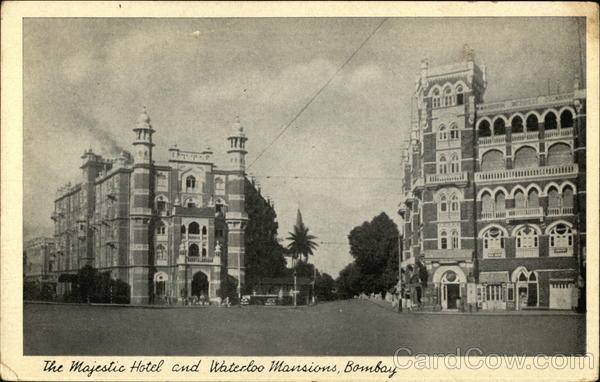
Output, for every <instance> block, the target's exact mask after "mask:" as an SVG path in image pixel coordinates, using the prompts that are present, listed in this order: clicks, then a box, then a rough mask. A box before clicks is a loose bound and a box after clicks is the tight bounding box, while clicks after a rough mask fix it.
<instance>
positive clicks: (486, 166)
mask: <svg viewBox="0 0 600 382" xmlns="http://www.w3.org/2000/svg"><path fill="white" fill-rule="evenodd" d="M504 167H505V164H504V154H503V153H502V152H501V151H500V150H490V151H487V152H486V153H485V154H483V156H482V157H481V171H497V170H504Z"/></svg>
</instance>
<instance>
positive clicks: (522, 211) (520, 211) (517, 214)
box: [507, 207, 544, 219]
mask: <svg viewBox="0 0 600 382" xmlns="http://www.w3.org/2000/svg"><path fill="white" fill-rule="evenodd" d="M507 211H508V218H510V219H519V218H541V217H542V216H544V209H543V208H542V207H530V208H514V209H511V210H507Z"/></svg>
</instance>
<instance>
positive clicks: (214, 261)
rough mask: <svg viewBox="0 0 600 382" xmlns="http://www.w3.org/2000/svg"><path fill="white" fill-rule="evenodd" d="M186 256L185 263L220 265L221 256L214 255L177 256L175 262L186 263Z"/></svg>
mask: <svg viewBox="0 0 600 382" xmlns="http://www.w3.org/2000/svg"><path fill="white" fill-rule="evenodd" d="M186 257H187V264H197V265H204V264H207V265H220V264H221V258H220V257H219V256H214V257H208V256H204V257H202V256H179V257H177V264H179V265H183V264H186Z"/></svg>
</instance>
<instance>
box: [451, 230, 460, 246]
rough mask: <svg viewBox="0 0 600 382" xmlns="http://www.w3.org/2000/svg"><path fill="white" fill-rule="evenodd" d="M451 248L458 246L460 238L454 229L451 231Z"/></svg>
mask: <svg viewBox="0 0 600 382" xmlns="http://www.w3.org/2000/svg"><path fill="white" fill-rule="evenodd" d="M452 248H456V249H457V248H460V238H459V237H458V231H456V230H454V231H452Z"/></svg>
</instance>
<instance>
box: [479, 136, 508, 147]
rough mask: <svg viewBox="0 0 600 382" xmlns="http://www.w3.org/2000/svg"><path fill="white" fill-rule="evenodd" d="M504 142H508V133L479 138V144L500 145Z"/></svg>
mask: <svg viewBox="0 0 600 382" xmlns="http://www.w3.org/2000/svg"><path fill="white" fill-rule="evenodd" d="M502 143H506V135H497V136H493V137H484V138H479V146H486V145H498V144H502Z"/></svg>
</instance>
